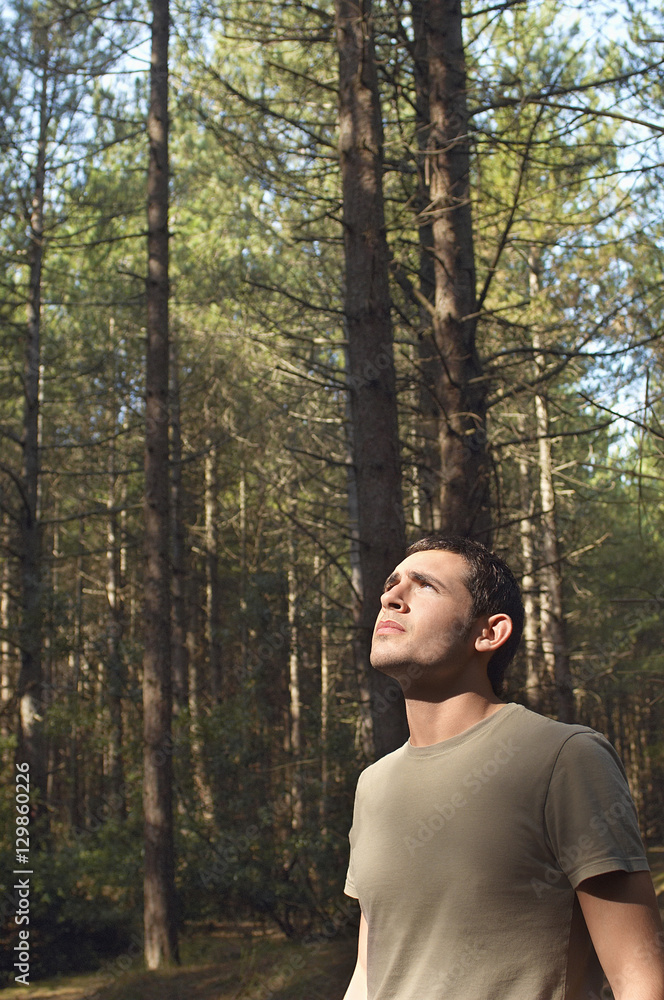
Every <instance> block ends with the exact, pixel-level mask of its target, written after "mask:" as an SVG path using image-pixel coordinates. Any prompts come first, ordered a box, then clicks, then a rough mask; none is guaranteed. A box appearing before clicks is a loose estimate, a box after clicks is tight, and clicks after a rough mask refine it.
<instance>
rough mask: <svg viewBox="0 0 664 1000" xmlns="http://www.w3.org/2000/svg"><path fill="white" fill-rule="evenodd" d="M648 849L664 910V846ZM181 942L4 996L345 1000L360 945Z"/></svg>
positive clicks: (243, 929)
mask: <svg viewBox="0 0 664 1000" xmlns="http://www.w3.org/2000/svg"><path fill="white" fill-rule="evenodd" d="M649 853H650V863H651V867H652V873H653V878H654V882H655V887H656V889H657V893H658V898H659V903H660V909H662V911H663V914H664V847H660V848H655V849H654V850H652V851H651V852H649ZM180 947H181V958H182V964H181V965H180V966H178V967H177V968H174V969H171V970H168V971H164V972H145V971H144V970H143V969H142V967H141V960H140V958H141V957H140V955H136V956H135V957H134V956H131V957H130V956H129V955H126V956H120V957H119V958H118V959H115V960H112V961H110V962H108V963H106V964H105V965H104V967H103V968H102V969H100V970H99V971H98V972H94V973H85V974H77V975H61V976H57V977H55V978H53V979H49V980H43V981H41V982H38V983H35V984H34V985H30V986H28V987H25V986H20V987H10V988H8V989H4V990H2V991H1V993H2V1000H19V998H21V1000H27V998H29V1000H332V998H338V1000H340V998H341V997H342V996H343V995H344V991H345V989H346V987H347V985H348V981H349V979H350V976H351V973H352V970H353V966H354V964H355V950H356V942H355V939H354V938H353V937H348V936H344V935H342V934H341V933H340V934H338V935H337V936H336V937H335V938H333V939H331V940H326V939H323V940H321V941H318V942H315V943H311V944H306V943H304V944H303V943H301V942H299V943H298V942H293V941H287V940H286V939H285V938H284V937H283V936H282V935H281V934H279V933H278V932H277V931H270V930H267V931H266V930H265V929H264V928H262V927H260V926H258V925H254V924H249V923H247V924H239V925H238V924H232V925H231V924H227V925H223V924H218V925H213V926H206V927H203V928H202V927H193V928H190V929H189V930H188V932H187V933H186V934H185V935H183V938H182V940H181V944H180Z"/></svg>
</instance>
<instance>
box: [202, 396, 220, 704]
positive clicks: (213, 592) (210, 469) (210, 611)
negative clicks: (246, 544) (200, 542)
mask: <svg viewBox="0 0 664 1000" xmlns="http://www.w3.org/2000/svg"><path fill="white" fill-rule="evenodd" d="M205 413H206V421H207V422H208V424H209V422H210V414H209V410H208V409H207V407H206V410H205ZM213 433H214V432H213ZM218 521H219V504H218V484H217V445H216V443H215V441H214V440H213V438H212V436H211V437H210V438H208V440H207V442H206V452H205V572H206V581H207V584H206V612H207V618H206V621H207V635H206V638H207V648H208V665H209V678H210V679H209V684H210V692H211V695H212V702H213V704H218V703H219V702H220V701H221V641H220V633H221V618H220V613H219V611H220V594H219V555H218V549H219V545H218Z"/></svg>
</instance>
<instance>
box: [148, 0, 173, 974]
mask: <svg viewBox="0 0 664 1000" xmlns="http://www.w3.org/2000/svg"><path fill="white" fill-rule="evenodd" d="M152 16H153V20H152V67H151V74H150V110H149V113H148V137H149V152H150V159H149V167H148V209H147V211H148V278H147V313H148V316H147V365H146V413H145V416H146V427H145V618H144V636H145V655H144V660H143V712H144V717H143V725H144V776H143V810H144V821H145V872H144V930H145V962H146V965H147V967H148V969H156V968H159V967H160V966H163V965H167V964H169V963H171V962H173V961H177V934H176V924H175V912H174V909H175V907H174V857H173V815H172V749H173V747H172V739H171V711H172V693H171V664H170V634H171V628H170V625H171V623H170V531H169V528H170V525H169V487H170V483H169V467H168V423H169V421H168V409H169V408H168V395H169V379H168V368H169V364H168V363H169V347H168V28H169V9H168V0H153V2H152Z"/></svg>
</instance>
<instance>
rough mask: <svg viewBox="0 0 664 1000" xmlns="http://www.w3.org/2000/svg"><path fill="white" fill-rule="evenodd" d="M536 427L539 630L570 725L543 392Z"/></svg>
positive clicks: (538, 361)
mask: <svg viewBox="0 0 664 1000" xmlns="http://www.w3.org/2000/svg"><path fill="white" fill-rule="evenodd" d="M539 273H540V269H539V266H538V263H537V259H536V256H535V254H534V253H531V254H530V255H529V261H528V275H529V283H530V297H531V301H534V302H535V301H537V297H538V295H539V294H540V286H539ZM540 348H541V343H540V339H539V335H538V334H537V333H536V332H535V333H533V349H534V356H535V365H536V367H537V368H538V370H539V371H540V373H541V372H543V371H544V367H545V360H544V357H543V355H542V354H541V352H540ZM535 427H536V430H537V441H538V450H539V488H540V499H541V501H542V521H541V525H542V527H541V553H542V563H543V564H542V568H541V570H540V576H541V580H542V586H541V589H540V626H541V635H542V651H543V654H544V661H545V666H546V669H547V671H548V672H549V675H550V676H552V677H553V678H554V683H555V688H556V701H557V709H558V718H559V720H560V721H561V722H573V721H574V717H575V715H576V705H575V701H574V689H573V686H572V675H571V671H570V662H569V653H568V649H567V636H566V634H565V618H564V611H563V581H562V569H561V560H560V554H559V549H558V532H557V524H556V491H555V485H554V477H553V455H552V450H551V432H550V428H549V409H548V402H547V398H546V390H541V391H539V392H537V393H536V394H535Z"/></svg>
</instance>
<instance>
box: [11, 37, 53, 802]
mask: <svg viewBox="0 0 664 1000" xmlns="http://www.w3.org/2000/svg"><path fill="white" fill-rule="evenodd" d="M48 78H49V70H48V52H47V45H46V41H44V43H43V48H42V51H41V53H40V92H39V94H38V107H39V140H38V144H37V161H36V164H35V170H34V178H33V194H32V212H31V215H30V279H29V298H28V308H27V312H28V317H27V325H26V342H25V363H24V372H23V386H24V393H25V401H24V411H23V438H22V446H23V469H22V496H21V508H20V516H19V533H20V553H21V554H20V580H21V635H20V641H21V670H20V674H19V679H18V702H19V732H18V747H17V758H18V759H20V760H22V761H27V762H28V763H29V765H30V783H31V785H32V787H33V789H34V790H35V793H36V799H37V811H38V812H39V813H40V814H41V815H42V816H46V811H45V805H46V772H47V767H46V744H45V739H44V699H43V690H42V688H43V676H42V659H41V656H42V648H41V646H42V579H41V575H42V566H41V526H40V523H39V478H40V454H39V399H40V391H39V390H40V365H41V342H40V337H41V284H42V265H43V259H44V198H45V186H46V154H47V144H48V128H49V98H48Z"/></svg>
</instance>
